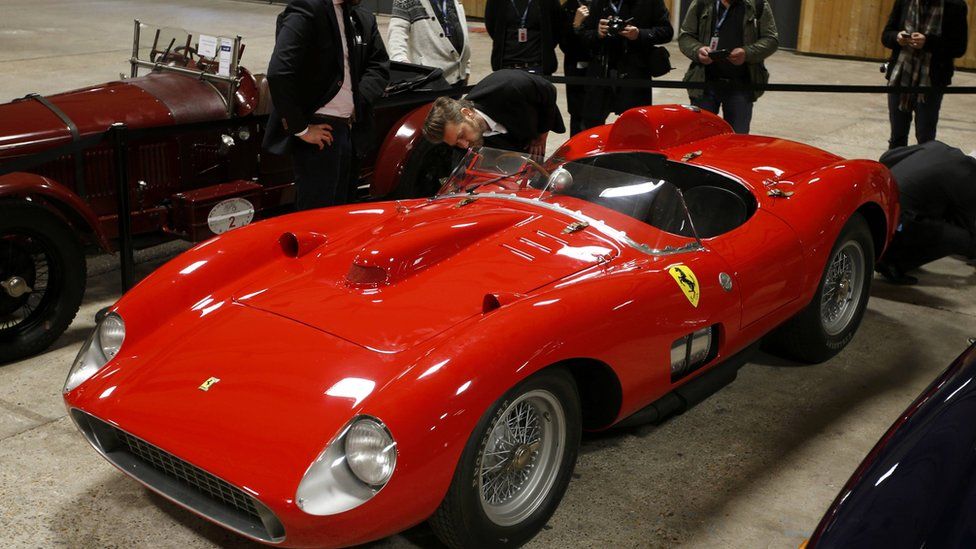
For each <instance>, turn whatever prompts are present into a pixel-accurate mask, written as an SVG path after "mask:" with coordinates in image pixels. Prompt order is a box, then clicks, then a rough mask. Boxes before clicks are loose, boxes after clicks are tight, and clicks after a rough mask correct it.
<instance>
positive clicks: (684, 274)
mask: <svg viewBox="0 0 976 549" xmlns="http://www.w3.org/2000/svg"><path fill="white" fill-rule="evenodd" d="M668 272H669V273H671V276H672V277H673V278H674V281H675V282H677V283H678V287H679V288H681V291H682V292H684V294H685V297H687V298H688V301H689V302H691V306H692V307H698V298H699V297H700V295H701V292H700V290H699V288H698V278H697V277H696V276H695V273H693V272H692V271H691V269H689V268H688V267H686V266H685V265H674V266H673V267H669V268H668Z"/></svg>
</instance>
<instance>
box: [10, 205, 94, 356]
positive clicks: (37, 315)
mask: <svg viewBox="0 0 976 549" xmlns="http://www.w3.org/2000/svg"><path fill="white" fill-rule="evenodd" d="M3 210H4V215H3V216H2V218H0V363H3V362H9V361H11V360H16V359H19V358H23V357H25V356H29V355H31V354H34V353H37V352H39V351H41V350H43V349H44V348H46V347H47V346H48V345H50V344H51V343H53V342H54V340H55V339H57V337H58V336H59V335H61V333H62V332H64V330H65V329H66V328H67V327H68V325H69V324H70V323H71V321H72V319H74V317H75V314H76V313H77V312H78V307H79V306H80V305H81V298H82V296H83V295H84V292H85V256H84V253H83V252H82V250H81V245H80V243H79V242H78V239H77V237H76V236H75V235H74V233H73V232H72V231H71V229H69V228H68V226H67V225H66V224H65V223H64V222H63V221H61V220H60V219H59V218H58V217H57V216H55V215H54V214H52V213H51V212H49V211H47V210H46V209H44V208H42V207H39V206H35V205H32V204H27V203H20V202H7V203H4V204H3Z"/></svg>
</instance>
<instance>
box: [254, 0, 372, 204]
mask: <svg viewBox="0 0 976 549" xmlns="http://www.w3.org/2000/svg"><path fill="white" fill-rule="evenodd" d="M358 3H359V0H331V1H330V0H292V2H291V3H289V4H288V6H287V7H286V8H285V10H284V11H283V12H282V13H281V15H279V16H278V26H277V32H276V38H275V49H274V53H273V54H272V56H271V62H270V64H269V65H268V85H269V87H270V89H271V101H272V103H273V108H272V110H271V115H270V117H269V118H268V127H267V129H266V131H265V138H264V146H265V148H267V149H268V150H269V151H271V152H273V153H276V154H287V153H291V154H292V159H293V162H294V168H295V187H296V191H297V197H296V201H295V206H296V208H297V209H299V210H305V209H309V208H318V207H322V206H331V205H334V204H342V203H344V202H347V201H348V198H349V188H350V186H351V183H352V181H351V178H352V176H353V174H355V169H354V168H355V162H354V155H356V154H357V153H358V155H359V156H362V155H365V154H366V152H367V148H368V146H369V144H370V141H371V139H370V137H371V136H370V133H371V131H370V125H371V118H372V108H371V105H372V103H373V102H374V101H375V100H376V99H377V98H379V97H380V96H382V95H383V91H384V90H385V88H386V85H387V83H388V81H389V78H390V67H389V58H388V57H387V54H386V48H385V47H384V45H383V40H382V38H381V37H380V34H379V31H378V30H377V28H376V18H375V17H374V16H373V15H372V14H371V13H368V12H366V11H364V10H361V9H358V8H356V7H355V6H356V4H358Z"/></svg>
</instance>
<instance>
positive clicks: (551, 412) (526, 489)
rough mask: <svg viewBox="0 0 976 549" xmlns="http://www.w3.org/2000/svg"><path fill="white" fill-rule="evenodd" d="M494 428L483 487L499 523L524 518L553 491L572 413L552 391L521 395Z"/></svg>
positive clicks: (483, 462)
mask: <svg viewBox="0 0 976 549" xmlns="http://www.w3.org/2000/svg"><path fill="white" fill-rule="evenodd" d="M496 417H497V419H496V420H495V423H494V424H493V425H492V426H491V428H490V429H489V431H488V433H487V435H486V437H485V441H484V445H483V450H482V452H481V456H480V463H479V472H478V475H477V483H478V486H477V489H478V491H479V493H480V496H481V505H482V509H483V510H484V512H485V514H486V515H487V517H488V518H489V519H490V520H491V521H492V522H494V523H495V524H498V525H499V526H511V525H514V524H518V523H520V522H522V521H524V520H525V519H526V518H527V517H529V516H531V515H532V513H534V512H535V511H536V509H538V508H539V506H540V505H542V503H543V502H544V501H545V499H546V496H547V495H548V494H549V491H550V489H551V488H552V486H553V483H554V482H555V480H556V477H557V474H558V472H559V465H560V462H561V461H562V457H563V453H564V452H565V450H566V414H565V411H564V410H563V406H562V404H560V402H559V400H558V399H557V398H556V396H555V395H553V394H552V393H550V392H548V391H545V390H541V389H537V390H534V391H530V392H528V393H525V394H523V395H521V396H519V397H518V398H517V399H516V400H514V401H513V402H512V403H511V404H509V406H508V407H507V408H506V409H505V410H504V411H503V412H502V413H500V414H499V415H498V416H496Z"/></svg>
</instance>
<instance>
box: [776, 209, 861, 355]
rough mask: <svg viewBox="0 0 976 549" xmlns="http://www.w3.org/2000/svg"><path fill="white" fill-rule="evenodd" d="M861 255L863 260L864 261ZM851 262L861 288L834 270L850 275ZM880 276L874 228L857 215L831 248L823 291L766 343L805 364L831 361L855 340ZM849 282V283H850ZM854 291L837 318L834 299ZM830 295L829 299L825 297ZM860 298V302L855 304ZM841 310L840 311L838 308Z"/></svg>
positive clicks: (821, 278) (819, 287)
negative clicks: (875, 277)
mask: <svg viewBox="0 0 976 549" xmlns="http://www.w3.org/2000/svg"><path fill="white" fill-rule="evenodd" d="M858 256H860V261H858ZM845 261H850V262H851V264H852V265H853V264H855V263H860V264H859V265H854V268H855V269H858V270H859V271H860V274H859V277H858V278H857V280H856V286H858V287H850V286H851V284H848V285H847V286H845V285H844V284H843V280H845V278H844V276H843V275H841V276H840V279H839V280H837V277H836V276H835V274H834V273H832V272H831V268H832V266H835V267H836V268H837V271H835V273H838V272H845V269H844V265H845ZM873 275H874V240H873V239H872V237H871V230H870V229H869V228H868V224H867V222H866V221H865V220H864V217H862V216H861V214H858V213H855V214H854V215H853V216H851V218H850V220H848V221H847V224H846V225H844V228H843V229H842V230H841V232H840V236H839V237H837V241H836V242H835V243H834V247H833V248H832V249H831V250H830V255H829V256H828V259H827V264H826V265H825V266H824V272H823V275H821V277H820V284H819V285H818V286H817V293H816V294H815V295H814V296H813V300H812V301H811V302H810V304H809V305H807V306H806V308H805V309H803V310H802V311H800V313H799V314H797V315H796V316H795V317H793V318H792V319H790V320H789V321H787V322H786V324H784V325H783V326H781V327H780V328H779V329H777V330H776V331H775V332H773V334H771V336H769V337H767V339H766V343H767V345H766V347H767V348H770V349H771V350H772V351H774V352H776V353H777V354H780V355H783V356H785V357H787V358H791V359H794V360H799V361H802V362H809V363H818V362H823V361H825V360H828V359H829V358H831V357H833V356H834V355H836V354H837V353H839V352H840V351H841V349H843V348H844V347H846V346H847V344H848V343H850V341H851V339H853V338H854V333H855V332H857V328H858V326H859V325H860V324H861V319H862V318H863V317H864V311H865V309H866V308H867V304H868V296H869V295H870V293H871V279H872V277H873ZM848 281H849V279H848ZM842 291H849V292H850V301H849V303H848V305H847V307H849V309H848V308H844V309H843V311H844V312H843V314H838V315H837V316H836V319H835V320H833V321H832V320H831V319H832V318H834V316H835V315H834V314H833V313H834V307H835V306H836V305H837V303H838V301H844V300H843V299H840V298H838V299H834V298H832V297H831V296H835V295H837V292H842ZM825 292H828V295H827V299H826V300H825V299H824V294H825ZM855 300H856V302H855ZM838 308H840V307H839V306H838Z"/></svg>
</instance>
